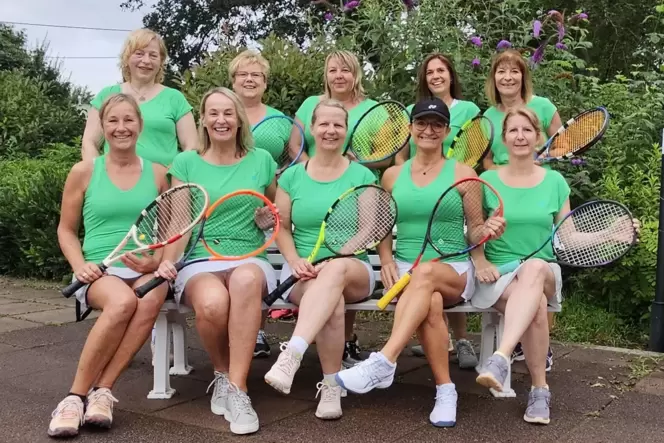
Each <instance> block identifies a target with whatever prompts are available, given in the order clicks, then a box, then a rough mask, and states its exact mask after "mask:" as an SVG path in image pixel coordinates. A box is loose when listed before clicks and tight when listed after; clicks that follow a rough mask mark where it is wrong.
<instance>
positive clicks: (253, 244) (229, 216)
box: [168, 149, 277, 260]
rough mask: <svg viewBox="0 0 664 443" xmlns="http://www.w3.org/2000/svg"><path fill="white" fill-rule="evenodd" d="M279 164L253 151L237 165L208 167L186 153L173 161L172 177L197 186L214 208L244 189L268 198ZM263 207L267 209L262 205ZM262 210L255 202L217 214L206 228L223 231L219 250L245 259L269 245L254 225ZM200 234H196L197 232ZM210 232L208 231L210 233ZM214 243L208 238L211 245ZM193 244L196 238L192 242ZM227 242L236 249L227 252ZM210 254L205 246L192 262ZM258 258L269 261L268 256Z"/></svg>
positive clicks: (266, 154)
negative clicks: (265, 243) (243, 256)
mask: <svg viewBox="0 0 664 443" xmlns="http://www.w3.org/2000/svg"><path fill="white" fill-rule="evenodd" d="M276 169H277V164H276V163H275V161H274V160H273V159H272V157H271V156H270V154H268V152H267V151H264V150H262V149H252V150H250V151H249V152H248V153H247V154H246V155H245V156H244V157H243V158H242V159H240V161H239V162H237V163H235V164H233V165H214V164H212V163H208V162H207V161H206V160H205V159H203V157H201V156H200V155H199V154H198V152H197V151H185V152H182V153H180V154H178V155H177V156H176V157H175V159H174V160H173V165H172V166H171V167H170V169H169V171H168V174H169V175H172V176H173V177H175V178H177V179H178V180H180V181H182V182H185V183H196V184H199V185H201V186H203V188H204V189H205V190H206V191H207V193H208V195H209V197H210V205H212V204H213V203H214V202H215V201H217V200H218V199H219V198H220V197H222V196H224V195H226V194H229V193H231V192H234V191H237V190H240V189H251V190H253V191H256V192H259V193H261V194H265V190H266V189H267V187H268V186H269V185H270V184H271V183H272V181H273V180H274V174H275V170H276ZM260 206H263V204H262V203H261V204H260ZM257 207H259V206H257V205H256V202H255V201H251V203H247V204H243V205H238V206H237V207H233V208H232V210H224V211H216V212H214V214H213V215H212V217H210V218H209V219H208V220H207V221H206V224H209V225H211V226H215V225H216V224H219V225H220V226H222V227H223V237H220V238H219V239H217V240H219V242H215V244H217V245H218V246H214V247H213V248H214V249H215V250H219V251H221V252H222V253H226V254H229V255H241V254H246V253H249V252H251V251H254V250H256V249H258V248H259V247H261V246H262V245H263V243H264V242H265V234H264V233H263V231H262V230H260V229H258V227H257V226H256V223H255V222H254V211H255V210H256V208H257ZM194 232H196V231H194ZM206 232H207V229H206ZM213 240H214V239H210V238H206V241H207V242H208V243H210V242H211V241H213ZM191 241H193V236H192V240H191ZM224 242H232V246H229V247H228V249H224V246H223V245H224ZM207 256H209V253H208V252H207V250H206V249H205V247H204V246H203V245H201V244H199V245H197V246H196V249H195V250H194V251H193V252H192V254H191V255H190V256H189V259H196V258H201V257H207ZM257 257H259V258H262V259H265V260H267V255H266V253H265V252H263V253H261V254H259V255H258V256H257Z"/></svg>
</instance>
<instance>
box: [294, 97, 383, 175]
mask: <svg viewBox="0 0 664 443" xmlns="http://www.w3.org/2000/svg"><path fill="white" fill-rule="evenodd" d="M320 100H321V96H320V95H313V96H311V97H309V98H307V99H306V100H305V101H304V103H302V105H301V106H300V108H299V109H298V110H297V112H296V113H295V116H296V117H297V118H299V119H300V121H301V122H302V125H303V128H304V140H305V143H306V147H305V149H306V151H307V155H309V157H313V156H314V154H315V153H316V142H315V140H314V136H313V134H312V133H311V117H313V115H314V108H315V107H316V105H317V104H318V102H319V101H320ZM377 103H378V102H376V101H374V100H371V99H368V98H366V99H364V100H362V101H361V102H360V103H358V104H357V105H356V106H355V107H354V108H353V109H351V110H350V111H348V133H347V134H346V140H345V141H344V149H345V147H346V145H347V144H348V141H349V140H350V135H351V133H352V132H353V129H354V128H355V126H356V125H357V122H358V121H359V120H360V117H362V115H364V113H365V112H367V111H368V110H369V108H371V107H372V106H374V105H375V104H377ZM374 177H375V176H374Z"/></svg>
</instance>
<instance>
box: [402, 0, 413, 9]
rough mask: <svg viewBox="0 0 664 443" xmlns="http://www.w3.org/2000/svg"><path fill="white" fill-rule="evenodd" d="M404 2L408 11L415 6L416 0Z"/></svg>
mask: <svg viewBox="0 0 664 443" xmlns="http://www.w3.org/2000/svg"><path fill="white" fill-rule="evenodd" d="M403 4H404V5H406V10H408V11H411V10H413V9H414V8H415V0H403Z"/></svg>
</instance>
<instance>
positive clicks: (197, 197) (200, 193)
mask: <svg viewBox="0 0 664 443" xmlns="http://www.w3.org/2000/svg"><path fill="white" fill-rule="evenodd" d="M207 205H208V194H207V192H205V189H203V188H202V187H200V186H198V185H196V184H192V183H185V184H182V185H179V186H176V187H174V188H171V189H169V190H168V191H166V192H164V193H162V194H161V195H159V196H158V197H157V198H156V199H154V201H153V202H152V203H150V204H149V205H148V206H147V207H146V208H145V209H143V210H142V211H141V213H140V215H139V216H138V218H137V219H136V221H135V222H134V224H133V225H132V226H131V228H129V232H127V235H125V237H124V238H123V239H122V241H121V242H120V243H119V244H118V245H117V246H116V248H115V249H114V250H113V251H112V252H111V253H110V254H108V256H107V257H106V258H105V259H104V260H103V261H102V262H101V263H100V264H99V265H98V267H99V270H100V271H102V272H104V271H105V270H106V269H107V268H108V267H109V266H111V264H113V263H115V262H117V261H118V260H120V259H121V258H122V257H124V256H126V255H128V254H138V253H141V252H146V251H151V250H154V249H159V248H162V247H164V246H166V245H168V244H170V243H173V242H175V241H177V240H178V239H180V237H182V236H183V235H184V234H186V233H187V232H189V231H190V230H191V229H192V228H193V227H194V226H195V225H196V223H198V221H199V220H200V219H201V218H202V217H203V214H204V213H205V209H206V207H207ZM129 240H132V241H133V243H134V244H135V245H136V246H138V247H137V248H134V249H130V250H127V248H126V246H127V245H128V243H129ZM83 286H85V283H83V282H81V281H79V280H78V279H76V280H74V282H73V283H71V284H70V285H69V286H67V287H66V288H64V289H63V290H62V295H64V296H65V297H67V298H69V297H71V296H72V295H74V293H75V292H76V291H78V290H79V289H80V288H82V287H83Z"/></svg>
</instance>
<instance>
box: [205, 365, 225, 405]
mask: <svg viewBox="0 0 664 443" xmlns="http://www.w3.org/2000/svg"><path fill="white" fill-rule="evenodd" d="M229 384H230V382H229V381H228V375H227V374H224V373H222V372H218V371H214V380H212V383H210V384H209V385H208V387H207V390H206V391H205V393H206V394H207V393H208V392H210V388H211V387H212V386H213V385H214V389H213V390H212V398H211V399H210V409H211V410H212V413H213V414H214V415H224V414H225V413H226V396H227V392H228V385H229Z"/></svg>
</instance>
